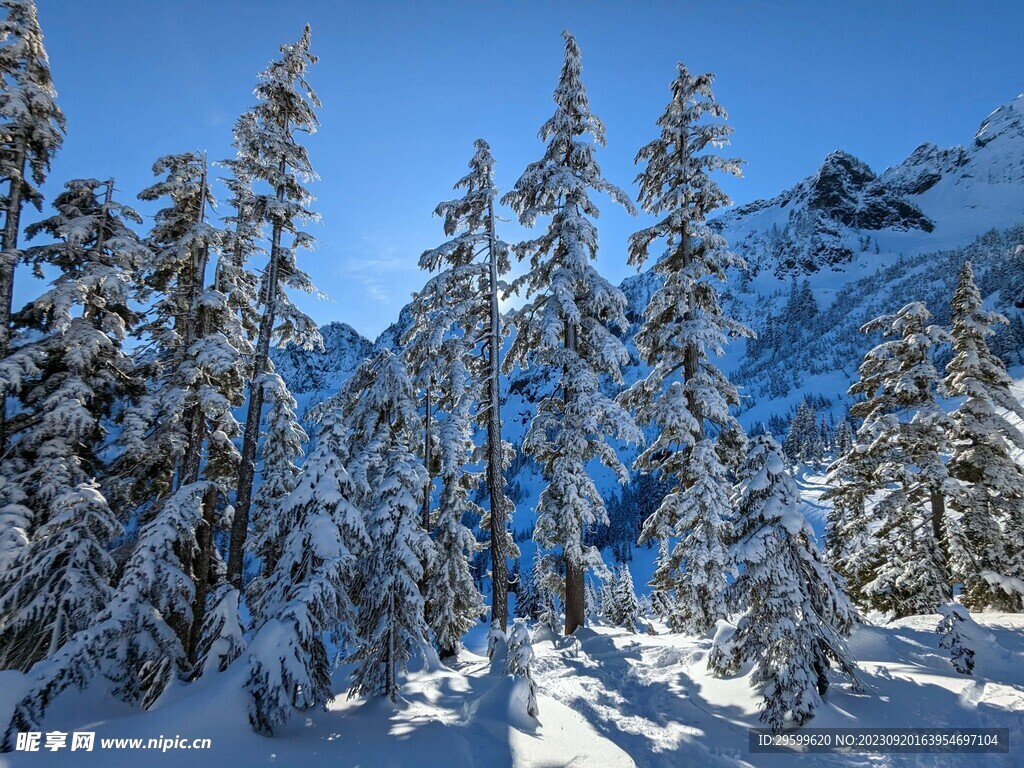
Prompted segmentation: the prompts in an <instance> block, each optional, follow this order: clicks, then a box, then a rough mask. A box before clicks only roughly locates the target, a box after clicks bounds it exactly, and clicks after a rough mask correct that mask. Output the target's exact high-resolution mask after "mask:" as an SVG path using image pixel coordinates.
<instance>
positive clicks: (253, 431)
mask: <svg viewBox="0 0 1024 768" xmlns="http://www.w3.org/2000/svg"><path fill="white" fill-rule="evenodd" d="M285 170H286V166H285V161H284V159H282V160H281V165H280V172H281V175H282V176H284V173H285ZM284 196H285V188H284V186H283V185H282V186H279V187H278V188H277V199H278V201H279V202H283V201H284ZM283 229H284V228H283V226H282V224H281V222H280V221H277V220H275V221H274V227H273V230H272V233H271V240H270V259H269V262H268V264H267V271H266V273H265V275H264V280H265V284H264V304H265V305H264V309H263V316H262V317H261V318H260V333H259V337H258V338H257V341H256V352H255V354H254V356H253V363H252V381H250V382H249V408H248V411H247V412H246V415H245V436H244V437H243V438H242V459H241V462H240V463H239V466H238V492H237V494H236V496H235V516H234V519H233V520H232V521H231V543H230V545H229V547H228V566H227V578H228V581H229V582H230V583H231V586H233V587H234V588H235V589H237V590H238V591H239V592H241V591H242V564H243V561H244V558H245V539H246V537H247V536H248V534H249V511H250V509H251V508H252V484H253V480H254V479H255V477H256V447H257V445H258V443H259V436H260V422H261V421H262V415H263V374H264V373H266V372H267V365H268V362H269V360H270V338H271V336H272V335H273V333H274V322H275V314H276V310H277V291H278V284H277V280H278V277H277V272H278V268H279V262H280V259H281V254H280V251H281V234H282V231H283Z"/></svg>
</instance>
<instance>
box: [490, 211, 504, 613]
mask: <svg viewBox="0 0 1024 768" xmlns="http://www.w3.org/2000/svg"><path fill="white" fill-rule="evenodd" d="M487 239H488V251H489V253H488V262H489V263H488V267H489V269H490V305H491V306H490V310H491V327H490V333H489V334H488V338H487V347H488V360H487V365H488V368H487V408H488V411H487V489H488V491H489V493H490V505H491V516H490V523H491V526H490V534H491V623H492V624H493V623H494V622H498V624H499V625H500V626H501V631H502V632H506V631H507V630H508V561H507V560H506V557H507V554H508V553H507V552H505V536H506V532H505V478H504V472H503V471H502V455H501V389H500V376H501V313H500V311H499V307H498V252H497V243H496V242H495V234H494V203H493V202H491V203H489V204H488V211H487Z"/></svg>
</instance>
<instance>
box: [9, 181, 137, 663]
mask: <svg viewBox="0 0 1024 768" xmlns="http://www.w3.org/2000/svg"><path fill="white" fill-rule="evenodd" d="M101 190H102V193H101ZM100 194H102V195H103V196H102V197H100ZM112 195H113V181H109V182H99V181H96V180H93V179H87V180H76V181H71V182H68V184H67V185H66V187H65V191H64V192H62V193H61V194H60V195H58V197H57V198H56V199H55V200H54V207H55V208H56V211H57V213H56V214H55V215H54V216H51V217H49V218H47V219H44V220H43V221H40V222H38V223H36V224H33V225H32V226H31V227H29V229H28V234H29V236H30V237H34V236H35V235H37V234H41V233H42V234H47V235H49V236H51V237H52V238H53V240H54V242H52V243H48V244H46V245H38V246H33V247H32V248H31V249H29V250H28V251H27V252H26V254H27V256H28V258H29V259H30V260H31V262H32V263H33V264H34V265H35V269H36V273H37V274H38V275H39V276H42V274H43V273H42V269H43V267H44V266H46V267H48V268H50V269H55V270H57V271H58V275H57V277H56V278H55V279H54V280H53V282H52V283H51V284H50V286H49V288H48V289H47V290H46V291H44V292H43V293H42V295H40V296H39V297H38V298H36V299H34V300H32V301H31V302H29V304H28V305H27V306H26V307H25V308H24V309H22V310H21V311H20V312H19V313H18V315H17V316H16V318H15V320H16V323H17V325H18V326H19V327H20V328H23V329H25V330H26V331H28V332H29V333H28V334H26V337H25V338H26V340H25V341H24V342H23V343H21V344H19V345H17V346H15V347H14V348H13V349H12V350H11V351H10V354H9V355H8V356H7V358H5V359H4V360H2V361H0V385H2V387H3V388H6V389H8V390H14V391H16V392H17V393H18V396H19V399H20V401H21V409H20V413H19V415H18V417H17V418H16V419H14V420H12V421H11V423H10V424H9V427H10V444H9V447H8V452H7V454H6V455H5V456H4V473H5V475H6V482H7V484H9V485H8V491H7V493H8V494H11V495H13V496H14V498H15V500H17V501H18V502H19V509H21V510H23V511H22V512H21V515H22V516H24V517H25V518H26V519H25V520H24V524H25V534H26V541H27V543H25V544H24V546H22V547H21V548H20V549H19V550H18V552H17V554H16V555H15V557H14V562H13V564H12V565H11V566H10V567H9V568H7V569H6V570H5V571H4V572H3V573H2V574H0V667H2V668H15V669H22V670H25V669H28V668H29V667H30V666H31V665H32V664H34V663H35V662H37V661H39V660H40V659H42V658H43V657H44V656H47V655H52V654H53V653H55V652H56V651H58V650H59V649H60V647H61V646H63V645H64V644H65V643H66V642H67V641H68V640H69V638H71V637H72V635H74V634H75V632H77V631H79V630H82V629H84V628H86V627H87V626H88V625H89V624H90V623H91V622H92V621H93V619H94V617H95V616H96V614H97V613H99V612H100V610H101V609H102V607H103V606H104V605H105V604H106V603H107V602H108V601H109V599H110V579H111V577H112V574H113V562H112V560H111V559H110V557H109V556H108V554H107V552H106V548H107V545H108V543H109V542H110V540H111V539H112V538H113V536H114V535H115V534H117V533H118V532H119V531H120V530H121V527H120V524H119V522H118V520H117V519H116V517H115V515H114V514H113V512H112V511H111V509H110V507H109V506H108V504H107V501H106V498H105V497H104V495H103V494H102V492H101V491H100V490H99V487H98V486H97V485H96V479H97V478H100V479H102V477H103V475H104V474H105V462H104V460H103V458H102V457H101V450H102V449H103V447H104V444H105V440H106V435H107V425H108V422H109V420H110V417H111V412H112V409H113V405H114V402H115V400H116V398H117V397H119V396H120V395H122V394H123V393H124V390H125V387H126V385H127V384H129V383H130V382H131V381H132V377H133V370H132V363H131V360H130V358H129V357H128V356H127V355H126V354H125V352H124V350H123V348H122V344H123V341H124V338H125V335H126V330H127V328H128V327H129V326H131V325H132V324H133V323H134V320H135V313H134V312H133V310H132V309H131V307H130V299H131V291H132V285H133V284H134V283H135V281H136V279H137V275H138V271H139V269H140V267H141V265H142V264H143V263H144V262H145V261H146V259H148V258H149V252H148V250H147V249H146V247H145V246H144V245H143V244H142V243H141V242H140V241H139V238H138V236H137V235H136V234H135V233H134V232H133V231H132V230H131V229H130V228H129V227H128V225H127V223H126V220H129V221H136V222H138V221H139V218H138V215H137V214H136V213H135V212H134V211H132V210H131V209H130V208H127V207H124V206H122V205H120V204H119V203H116V202H114V201H113V198H112Z"/></svg>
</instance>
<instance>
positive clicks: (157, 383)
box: [118, 153, 250, 670]
mask: <svg viewBox="0 0 1024 768" xmlns="http://www.w3.org/2000/svg"><path fill="white" fill-rule="evenodd" d="M153 172H154V174H155V175H157V176H162V177H163V178H161V179H160V180H159V181H157V182H156V183H155V184H153V185H152V186H150V187H148V188H147V189H145V190H143V191H142V192H141V193H140V195H139V197H140V198H141V199H142V200H163V199H165V198H166V200H167V205H166V207H164V208H162V209H160V210H159V211H158V212H157V214H156V216H155V219H154V226H153V229H152V230H151V232H150V235H149V238H148V241H147V242H148V245H149V247H150V249H151V251H152V253H153V258H152V260H151V261H150V262H149V263H148V264H147V265H146V267H145V270H144V275H145V280H144V282H145V285H144V288H143V290H142V291H141V293H140V295H139V297H138V298H139V300H140V301H144V300H146V299H149V298H150V297H153V296H155V300H154V301H153V305H152V309H151V311H150V312H149V314H148V317H147V321H146V322H145V323H143V324H142V325H141V326H140V327H139V328H138V330H137V334H138V335H139V336H140V337H141V338H142V339H144V340H145V341H146V342H147V344H146V346H144V347H143V348H142V349H141V351H140V352H139V353H137V359H138V360H139V361H140V365H139V369H140V375H142V376H144V377H145V378H146V380H147V383H148V386H147V388H146V390H145V392H144V393H143V394H142V395H141V396H140V397H138V398H137V399H134V400H133V401H132V402H131V403H130V404H129V405H128V406H127V407H126V409H125V411H124V414H123V416H122V430H121V434H120V436H119V438H118V443H119V448H120V450H121V456H120V458H119V460H118V474H119V475H120V476H121V477H122V478H123V481H122V482H123V483H125V484H127V485H128V488H127V490H126V492H125V493H123V494H122V498H120V499H119V501H120V502H121V503H124V504H126V506H128V507H129V508H130V509H138V510H140V511H141V514H142V515H143V516H152V515H159V514H161V507H162V505H163V504H164V502H165V501H166V500H167V498H168V497H169V495H170V494H172V493H174V492H175V491H177V490H178V489H179V488H181V487H183V486H187V485H192V484H193V483H197V482H200V481H213V482H212V483H211V484H210V485H208V486H206V487H207V496H206V497H204V498H203V499H202V500H201V504H202V516H201V519H200V522H199V528H198V530H197V532H196V537H197V541H198V543H199V553H198V555H197V556H196V557H195V558H193V557H192V555H191V553H183V555H182V557H183V561H182V569H183V570H184V571H185V572H186V573H189V574H190V577H191V579H192V581H193V583H194V601H195V604H194V606H193V611H192V622H191V625H190V626H188V627H187V628H185V631H186V633H187V634H186V636H185V637H183V643H184V645H185V648H186V652H187V654H188V657H189V660H190V662H191V663H192V664H193V665H194V664H196V662H197V661H198V656H199V647H200V644H201V639H202V631H203V624H204V623H205V613H206V607H207V602H208V598H209V595H210V594H211V592H212V591H213V590H215V589H216V587H217V581H218V579H219V578H220V576H219V571H220V570H222V563H221V562H220V555H219V553H218V552H217V550H216V547H215V546H214V530H215V521H216V519H217V509H216V507H217V502H218V498H221V497H225V496H226V494H227V489H228V487H229V486H230V484H231V482H232V480H233V477H234V476H235V475H236V474H237V472H238V451H237V449H236V448H235V447H234V444H233V442H232V441H233V438H236V437H238V435H239V434H240V431H241V428H240V425H239V424H238V422H237V420H236V419H235V417H234V414H233V413H232V409H233V408H237V407H239V406H241V405H242V403H243V402H244V382H245V378H246V373H247V370H246V368H247V366H246V355H247V354H248V352H249V351H250V347H249V342H248V339H247V338H246V337H245V334H244V331H243V329H242V328H241V326H240V323H239V320H238V318H237V316H236V315H235V313H234V312H232V310H231V308H230V306H229V302H228V298H227V295H226V293H225V286H224V285H223V282H224V281H223V280H222V279H221V265H222V263H223V261H224V255H223V253H222V252H221V244H222V240H223V233H222V232H221V231H220V230H218V229H217V228H216V227H214V226H213V225H211V224H210V223H209V222H208V221H207V218H206V209H207V207H208V206H211V205H214V204H215V202H216V201H215V200H214V199H213V197H212V194H211V192H210V188H209V184H208V181H207V164H206V158H205V157H203V156H200V155H198V154H196V153H186V154H180V155H168V156H166V157H162V158H160V159H159V160H157V162H156V163H155V164H154V166H153ZM215 254H216V255H219V256H220V258H219V260H218V262H217V269H216V271H215V275H216V276H215V278H214V280H213V281H212V284H210V283H209V282H208V279H207V272H208V270H209V265H210V263H211V260H212V257H213V256H214V255H215ZM218 594H223V593H222V592H218ZM221 609H222V610H226V606H221ZM197 670H198V668H197Z"/></svg>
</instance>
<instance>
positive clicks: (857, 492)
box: [826, 302, 955, 617]
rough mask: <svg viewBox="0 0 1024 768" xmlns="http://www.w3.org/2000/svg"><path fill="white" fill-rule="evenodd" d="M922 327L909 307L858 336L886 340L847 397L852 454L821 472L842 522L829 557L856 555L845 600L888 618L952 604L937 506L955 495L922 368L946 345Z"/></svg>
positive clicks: (921, 312)
mask: <svg viewBox="0 0 1024 768" xmlns="http://www.w3.org/2000/svg"><path fill="white" fill-rule="evenodd" d="M930 318H931V314H930V313H929V312H928V310H927V308H925V306H924V305H923V304H921V303H919V302H914V303H911V304H908V305H906V306H905V307H903V308H902V309H901V310H900V311H899V312H898V313H896V314H895V315H886V316H883V317H880V318H878V319H876V320H873V321H871V322H870V323H867V324H866V325H865V326H864V327H863V328H862V331H864V332H865V333H872V332H875V331H881V332H882V335H883V336H884V337H885V338H887V339H889V340H888V341H884V342H883V343H881V344H879V345H878V346H876V347H875V348H874V349H872V350H871V351H870V352H868V354H867V355H866V356H865V358H864V362H863V364H862V365H861V367H860V380H859V381H858V382H856V383H855V384H854V385H853V386H852V387H851V388H850V393H851V394H852V395H854V396H859V397H863V398H864V399H862V400H858V402H855V403H854V405H853V407H852V408H851V411H850V412H851V414H852V415H853V416H854V417H855V418H859V419H863V423H862V425H861V427H860V429H859V430H858V431H857V442H856V445H854V447H853V449H852V450H851V451H850V453H848V454H847V455H846V456H845V457H843V458H841V459H840V460H839V461H837V462H836V463H835V464H834V465H833V466H832V467H831V469H830V474H829V476H830V478H831V482H832V483H833V484H834V487H833V488H832V489H830V491H829V492H828V493H827V494H826V498H828V499H832V500H833V501H834V503H835V508H836V512H837V513H838V514H840V515H841V516H842V518H844V519H841V520H839V521H837V522H836V524H833V525H832V529H833V530H832V532H831V534H830V536H831V538H832V539H833V543H832V544H831V545H830V548H831V549H833V550H834V551H838V552H841V551H843V550H846V551H854V548H855V547H859V550H858V551H857V554H856V563H854V564H852V567H850V571H849V575H850V577H851V578H850V582H849V584H850V588H851V590H852V591H853V594H855V595H856V596H857V598H858V599H859V600H860V601H862V602H863V603H865V604H866V605H869V606H871V607H872V608H876V609H878V610H882V611H889V612H891V613H892V614H893V615H894V616H895V617H901V616H907V615H910V614H915V613H928V612H931V611H934V610H935V608H936V607H937V606H939V605H942V604H944V603H947V602H949V600H950V598H951V596H952V591H951V582H950V576H949V564H948V560H947V556H946V553H945V547H946V544H947V538H948V535H947V534H948V521H947V520H946V516H945V497H946V495H947V493H949V492H950V491H951V490H955V487H954V484H953V483H952V482H951V480H950V478H949V476H948V472H947V469H946V466H945V463H944V462H943V458H942V457H943V454H944V453H946V452H947V450H948V442H947V438H946V435H947V434H948V431H949V419H948V417H947V416H946V415H945V414H944V413H943V412H942V410H941V409H940V408H939V406H938V403H937V401H936V391H937V386H938V375H937V373H936V371H935V368H934V366H933V365H932V361H931V355H932V350H933V349H934V348H935V346H936V345H938V344H941V343H945V342H946V341H948V338H949V337H948V335H947V334H946V332H945V331H943V330H942V329H940V328H938V327H937V326H934V325H929V323H928V321H929V320H930ZM872 498H879V501H877V502H873V501H872V502H870V503H869V500H870V499H872ZM861 510H863V511H861ZM836 539H841V540H842V541H837V540H836Z"/></svg>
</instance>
